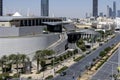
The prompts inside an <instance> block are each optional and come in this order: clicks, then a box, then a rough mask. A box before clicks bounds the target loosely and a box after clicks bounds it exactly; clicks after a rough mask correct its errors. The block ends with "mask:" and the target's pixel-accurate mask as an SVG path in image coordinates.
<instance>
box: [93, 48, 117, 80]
mask: <svg viewBox="0 0 120 80" xmlns="http://www.w3.org/2000/svg"><path fill="white" fill-rule="evenodd" d="M118 54H119V51H118V50H117V51H116V52H115V54H113V55H112V56H111V58H110V59H109V60H108V61H107V62H106V63H105V64H104V65H103V66H102V67H101V68H100V69H99V70H98V71H97V72H96V74H95V75H93V77H92V78H91V80H114V79H113V77H112V75H113V74H117V73H118V72H117V67H118Z"/></svg>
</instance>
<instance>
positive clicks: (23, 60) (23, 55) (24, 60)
mask: <svg viewBox="0 0 120 80" xmlns="http://www.w3.org/2000/svg"><path fill="white" fill-rule="evenodd" d="M20 59H21V63H22V65H23V72H25V62H26V61H29V57H27V56H26V55H25V54H21V55H20Z"/></svg>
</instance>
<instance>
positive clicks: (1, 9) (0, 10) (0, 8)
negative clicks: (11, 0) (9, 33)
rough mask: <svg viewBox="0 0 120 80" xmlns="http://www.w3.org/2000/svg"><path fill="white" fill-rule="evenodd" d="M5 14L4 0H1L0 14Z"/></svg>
mask: <svg viewBox="0 0 120 80" xmlns="http://www.w3.org/2000/svg"><path fill="white" fill-rule="evenodd" d="M2 15H3V0H0V16H2Z"/></svg>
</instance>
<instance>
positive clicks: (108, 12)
mask: <svg viewBox="0 0 120 80" xmlns="http://www.w3.org/2000/svg"><path fill="white" fill-rule="evenodd" d="M109 17H110V7H109V5H107V18H109Z"/></svg>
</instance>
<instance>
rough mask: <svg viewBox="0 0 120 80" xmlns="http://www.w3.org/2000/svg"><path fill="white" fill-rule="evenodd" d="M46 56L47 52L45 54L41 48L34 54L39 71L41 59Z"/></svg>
mask: <svg viewBox="0 0 120 80" xmlns="http://www.w3.org/2000/svg"><path fill="white" fill-rule="evenodd" d="M44 57H45V54H43V51H42V50H39V51H37V52H36V53H35V55H34V60H36V61H37V72H39V65H40V61H41V60H42V59H43V58H44Z"/></svg>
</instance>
